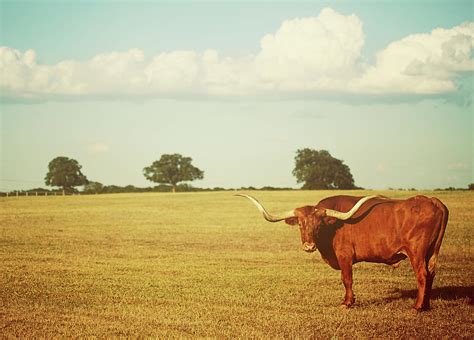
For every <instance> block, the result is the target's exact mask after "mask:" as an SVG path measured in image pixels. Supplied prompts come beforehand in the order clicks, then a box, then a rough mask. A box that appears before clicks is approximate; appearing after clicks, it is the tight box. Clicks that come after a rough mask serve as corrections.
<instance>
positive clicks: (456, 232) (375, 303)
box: [0, 191, 474, 338]
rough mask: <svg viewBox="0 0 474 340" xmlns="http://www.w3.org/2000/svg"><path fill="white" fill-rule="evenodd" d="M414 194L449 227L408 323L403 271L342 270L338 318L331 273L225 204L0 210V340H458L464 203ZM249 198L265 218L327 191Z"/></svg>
mask: <svg viewBox="0 0 474 340" xmlns="http://www.w3.org/2000/svg"><path fill="white" fill-rule="evenodd" d="M350 193H353V194H360V195H369V194H372V193H373V192H372V191H363V192H357V191H353V192H350ZM377 193H381V194H383V195H386V196H389V197H393V198H400V197H408V196H412V195H414V194H419V193H420V192H416V193H414V192H406V191H386V192H380V191H378V192H377ZM421 193H422V194H426V195H428V196H437V197H438V198H440V199H441V200H442V201H443V202H444V203H445V204H446V205H447V206H448V208H449V210H450V219H449V223H448V227H447V231H446V235H445V238H444V241H443V245H442V246H441V252H440V258H439V262H438V263H439V265H438V270H437V276H436V279H435V282H434V286H433V287H434V289H433V296H432V303H431V306H432V309H431V310H430V311H428V312H424V313H419V314H416V313H414V312H412V311H411V306H412V305H413V303H414V299H415V295H416V282H415V277H414V274H413V272H412V269H411V266H410V263H409V262H408V261H403V262H402V264H401V266H400V267H399V268H398V269H393V268H392V267H390V266H386V265H380V264H368V263H360V264H356V265H355V266H354V290H355V294H356V305H355V306H354V307H353V308H351V309H349V310H342V309H340V308H339V304H340V303H341V301H342V298H343V294H344V290H343V285H342V283H341V281H340V272H339V271H336V270H333V269H331V268H330V267H329V266H328V265H327V264H325V263H323V262H322V260H321V258H320V255H319V252H315V253H313V254H307V253H305V252H303V251H302V250H301V245H300V236H299V231H298V230H297V229H296V228H295V227H290V226H288V225H286V224H285V223H283V222H280V223H274V224H271V223H268V222H266V221H264V219H263V218H262V217H261V215H260V214H259V213H258V211H257V210H256V209H255V207H254V206H253V205H252V204H251V203H250V202H249V201H248V200H245V199H243V198H240V197H233V196H232V194H233V192H215V193H177V194H171V193H169V194H168V193H162V194H115V195H93V196H66V197H59V196H58V197H19V198H18V197H10V198H0V268H1V272H0V287H1V288H0V336H2V337H27V338H30V337H47V338H50V337H52V336H60V337H65V336H66V337H72V336H74V337H76V336H81V337H83V336H98V337H104V336H160V337H265V338H270V337H303V338H310V337H325V338H329V337H343V336H353V337H384V338H385V337H448V338H453V337H456V338H458V337H472V334H474V327H473V318H472V315H473V296H472V294H473V293H472V291H473V289H474V266H473V264H474V261H473V260H474V258H473V255H472V251H471V239H472V230H473V224H474V211H473V207H474V192H472V191H471V192H468V191H463V192H421ZM250 194H251V195H254V196H256V197H257V198H258V199H259V200H260V201H261V202H262V203H263V204H264V205H265V206H266V207H267V208H268V210H269V211H271V212H279V211H287V210H289V209H292V208H295V207H298V206H302V205H305V204H310V203H312V204H314V203H316V202H317V201H319V200H320V199H321V198H323V197H326V196H329V195H333V194H337V193H336V192H329V191H287V192H253V193H250Z"/></svg>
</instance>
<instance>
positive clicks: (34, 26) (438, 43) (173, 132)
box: [0, 0, 474, 190]
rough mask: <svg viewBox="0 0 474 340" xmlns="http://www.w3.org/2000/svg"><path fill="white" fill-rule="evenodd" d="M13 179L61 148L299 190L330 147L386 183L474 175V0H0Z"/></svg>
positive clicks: (108, 171)
mask: <svg viewBox="0 0 474 340" xmlns="http://www.w3.org/2000/svg"><path fill="white" fill-rule="evenodd" d="M0 15H1V17H0V100H1V101H0V134H1V136H0V162H1V167H0V190H13V189H28V188H34V187H45V184H44V176H45V175H46V172H47V166H48V163H49V161H51V160H52V159H53V158H55V157H57V156H66V157H70V158H74V159H76V160H77V161H78V162H79V163H80V164H81V165H82V171H83V173H84V174H85V175H86V176H87V177H88V179H89V180H93V181H99V182H101V183H104V184H107V185H111V184H115V185H128V184H132V185H135V186H150V185H154V183H151V182H148V181H147V180H146V179H145V178H144V176H143V174H142V170H143V168H144V167H146V166H149V165H150V164H151V163H152V162H153V161H155V160H158V159H159V158H160V156H161V155H162V154H165V153H180V154H182V155H184V156H189V157H192V159H193V164H194V165H195V166H197V167H199V168H200V169H201V170H203V171H204V179H203V180H199V181H195V182H192V185H194V186H199V187H225V188H236V187H237V188H238V187H241V186H255V187H261V186H278V187H293V188H297V187H300V185H301V184H298V183H296V179H295V177H294V176H293V175H292V170H293V168H294V157H295V155H296V151H297V150H298V149H301V148H312V149H316V150H321V149H324V150H328V151H329V152H330V153H331V155H332V156H334V157H336V158H338V159H341V160H343V161H344V163H345V164H347V165H348V166H349V168H350V169H351V172H352V174H353V176H354V179H355V183H356V185H358V186H362V187H365V188H372V189H387V188H417V189H433V188H445V187H467V185H468V184H469V183H472V182H474V176H473V172H474V167H473V159H474V147H473V143H474V138H473V130H474V120H473V117H474V111H473V107H472V97H473V79H474V78H473V70H474V61H473V55H474V54H473V51H472V47H473V44H474V21H473V3H472V1H461V0H460V1H455V2H452V1H304V2H299V1H296V2H282V1H278V2H254V1H241V2H237V1H233V2H229V1H221V2H198V1H176V2H158V1H135V2H132V1H129V2H126V1H121V2H118V1H94V2H92V1H74V2H73V1H34V2H28V1H1V0H0Z"/></svg>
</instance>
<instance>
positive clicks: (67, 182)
mask: <svg viewBox="0 0 474 340" xmlns="http://www.w3.org/2000/svg"><path fill="white" fill-rule="evenodd" d="M81 169H82V166H81V165H80V164H79V162H78V161H77V160H75V159H72V158H68V157H64V156H60V157H56V158H54V159H53V160H51V161H50V162H49V164H48V172H47V173H46V176H45V178H44V180H45V184H46V185H48V186H52V187H59V188H60V191H62V194H66V193H68V194H70V193H76V192H78V190H77V189H76V187H79V186H83V190H82V192H83V193H86V194H99V193H125V192H192V191H222V190H235V189H239V190H292V188H278V187H270V186H264V187H261V188H255V187H241V188H235V189H225V188H221V187H215V188H198V187H194V186H192V185H190V184H189V183H187V182H192V181H195V180H199V179H203V178H204V171H202V170H201V169H199V168H198V167H196V166H194V165H193V164H192V158H191V157H185V156H182V155H180V154H177V153H175V154H163V155H161V157H160V159H159V160H156V161H154V162H153V163H151V164H150V165H149V166H146V167H144V168H143V176H144V177H145V178H146V179H147V180H149V181H151V182H153V183H156V184H157V185H155V186H152V187H145V188H140V187H135V186H133V185H127V186H118V185H104V184H102V183H100V182H97V181H91V180H89V179H88V178H87V176H85V175H84V174H83V173H82V170H81ZM292 174H293V175H294V176H295V177H296V181H297V183H302V187H301V189H306V190H337V189H345V190H349V189H362V188H360V187H357V186H356V185H355V184H354V178H353V176H352V174H351V171H350V168H349V166H347V165H346V164H344V161H342V160H340V159H337V158H334V157H332V156H331V154H330V153H329V152H328V151H327V150H319V151H318V150H313V149H309V148H304V149H299V150H297V151H296V156H295V167H294V169H293V172H292ZM468 188H469V190H474V184H470V185H469V187H468ZM449 189H454V188H449ZM26 192H58V191H57V190H54V189H53V190H47V189H42V188H36V189H31V190H28V191H26Z"/></svg>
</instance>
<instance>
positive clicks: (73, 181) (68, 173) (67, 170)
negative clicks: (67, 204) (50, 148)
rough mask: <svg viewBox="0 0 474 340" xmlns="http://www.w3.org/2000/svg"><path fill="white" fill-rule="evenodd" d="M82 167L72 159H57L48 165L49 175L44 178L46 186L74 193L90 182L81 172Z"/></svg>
mask: <svg viewBox="0 0 474 340" xmlns="http://www.w3.org/2000/svg"><path fill="white" fill-rule="evenodd" d="M81 168H82V166H81V165H79V163H78V162H77V161H76V160H75V159H72V158H67V157H56V158H55V159H53V160H52V161H51V162H49V164H48V169H49V171H48V173H47V174H46V177H45V178H44V181H45V183H46V185H49V186H56V187H62V188H63V195H64V194H65V193H66V192H71V191H74V187H76V186H80V185H85V184H87V183H88V182H89V181H88V180H87V177H86V176H84V175H83V174H82V172H81Z"/></svg>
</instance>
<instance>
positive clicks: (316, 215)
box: [285, 205, 336, 253]
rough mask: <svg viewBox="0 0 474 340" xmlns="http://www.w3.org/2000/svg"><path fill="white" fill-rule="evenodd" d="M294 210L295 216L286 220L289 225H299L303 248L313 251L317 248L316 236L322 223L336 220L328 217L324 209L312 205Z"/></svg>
mask: <svg viewBox="0 0 474 340" xmlns="http://www.w3.org/2000/svg"><path fill="white" fill-rule="evenodd" d="M293 212H294V217H289V218H285V222H286V223H287V224H289V225H299V227H300V234H301V244H302V246H303V250H304V251H306V252H309V253H311V252H313V251H315V250H316V238H317V235H318V231H319V228H320V227H321V225H323V224H329V223H333V222H334V221H336V220H335V219H334V218H331V217H329V218H328V217H327V216H326V213H325V211H324V210H322V209H317V208H316V207H315V206H311V205H307V206H304V207H301V208H296V209H295V210H293Z"/></svg>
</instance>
